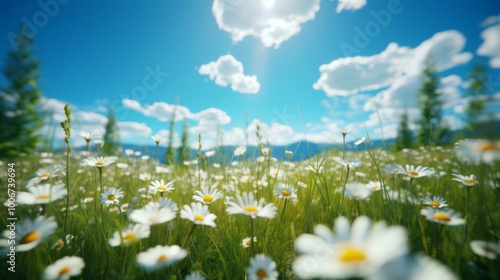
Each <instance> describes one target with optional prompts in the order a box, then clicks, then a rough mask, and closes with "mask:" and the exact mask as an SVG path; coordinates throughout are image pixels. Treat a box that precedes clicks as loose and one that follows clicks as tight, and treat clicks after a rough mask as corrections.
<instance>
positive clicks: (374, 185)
mask: <svg viewBox="0 0 500 280" xmlns="http://www.w3.org/2000/svg"><path fill="white" fill-rule="evenodd" d="M365 186H366V187H367V188H368V189H371V190H372V191H373V192H374V191H380V189H382V184H381V183H380V181H370V182H368V183H367V184H366V185H365Z"/></svg>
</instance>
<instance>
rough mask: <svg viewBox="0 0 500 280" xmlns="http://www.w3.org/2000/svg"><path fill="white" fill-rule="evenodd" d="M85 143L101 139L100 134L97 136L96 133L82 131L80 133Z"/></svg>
mask: <svg viewBox="0 0 500 280" xmlns="http://www.w3.org/2000/svg"><path fill="white" fill-rule="evenodd" d="M78 135H80V136H81V137H82V138H83V139H84V140H85V141H87V142H90V140H92V139H94V138H97V137H99V135H98V134H95V133H94V132H87V131H80V132H79V133H78Z"/></svg>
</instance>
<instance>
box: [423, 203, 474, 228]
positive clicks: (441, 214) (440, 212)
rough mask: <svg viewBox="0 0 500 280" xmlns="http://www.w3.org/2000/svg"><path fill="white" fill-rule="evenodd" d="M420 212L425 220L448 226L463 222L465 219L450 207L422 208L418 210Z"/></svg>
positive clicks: (458, 224)
mask: <svg viewBox="0 0 500 280" xmlns="http://www.w3.org/2000/svg"><path fill="white" fill-rule="evenodd" d="M420 214H422V215H423V216H425V218H427V220H429V221H432V222H435V223H439V224H443V225H448V226H460V225H463V224H465V220H464V219H462V218H460V215H459V214H457V213H455V211H454V210H451V209H439V208H431V207H428V208H424V209H422V210H420Z"/></svg>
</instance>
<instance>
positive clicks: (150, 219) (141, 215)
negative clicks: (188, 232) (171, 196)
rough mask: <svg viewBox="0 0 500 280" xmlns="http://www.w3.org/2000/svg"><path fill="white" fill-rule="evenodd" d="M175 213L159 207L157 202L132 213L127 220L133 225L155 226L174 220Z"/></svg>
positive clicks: (167, 208)
mask: <svg viewBox="0 0 500 280" xmlns="http://www.w3.org/2000/svg"><path fill="white" fill-rule="evenodd" d="M175 215H176V213H175V212H173V211H172V210H171V209H170V208H169V207H164V206H161V205H160V204H159V203H157V202H150V203H148V204H146V205H144V207H143V208H141V209H136V210H134V211H132V212H131V213H130V215H129V218H130V220H131V221H132V222H134V223H140V224H143V225H156V224H163V223H166V222H169V221H171V220H173V219H174V218H175Z"/></svg>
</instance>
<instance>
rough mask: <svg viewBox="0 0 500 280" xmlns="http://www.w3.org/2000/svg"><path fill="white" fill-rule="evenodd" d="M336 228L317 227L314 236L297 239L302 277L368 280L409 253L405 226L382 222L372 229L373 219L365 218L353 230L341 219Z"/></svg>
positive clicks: (298, 268)
mask: <svg viewBox="0 0 500 280" xmlns="http://www.w3.org/2000/svg"><path fill="white" fill-rule="evenodd" d="M334 229H335V231H334V232H332V231H331V230H330V229H329V228H328V227H326V226H324V225H317V226H315V227H314V233H315V234H314V235H312V234H302V235H301V236H299V237H298V238H297V239H296V240H295V248H296V250H297V252H298V253H299V254H300V255H299V257H298V258H297V259H296V260H295V261H294V262H293V265H292V268H293V271H294V273H295V274H296V275H297V276H298V277H299V278H328V279H330V278H351V277H352V278H364V277H366V276H369V275H373V274H374V273H375V272H376V271H377V270H378V269H380V268H381V267H382V266H383V265H385V264H387V263H389V262H390V261H392V260H394V259H396V258H397V257H399V256H403V255H405V254H407V253H408V240H407V234H406V230H405V228H403V227H402V226H387V224H386V223H385V222H378V223H376V224H375V225H374V226H373V227H372V224H371V221H370V219H369V218H368V217H366V216H361V217H358V218H356V220H354V222H353V223H352V227H351V225H350V223H349V220H348V219H347V218H345V217H339V218H337V219H336V220H335V226H334Z"/></svg>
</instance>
